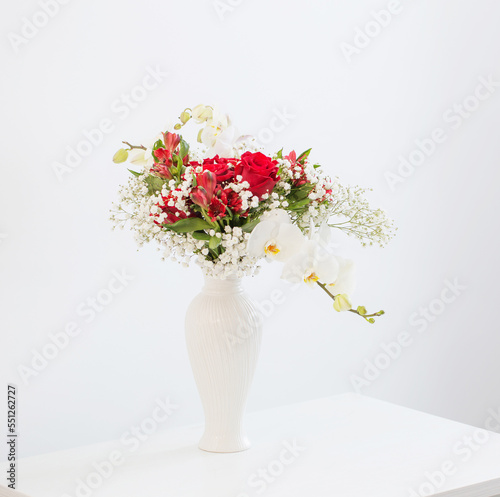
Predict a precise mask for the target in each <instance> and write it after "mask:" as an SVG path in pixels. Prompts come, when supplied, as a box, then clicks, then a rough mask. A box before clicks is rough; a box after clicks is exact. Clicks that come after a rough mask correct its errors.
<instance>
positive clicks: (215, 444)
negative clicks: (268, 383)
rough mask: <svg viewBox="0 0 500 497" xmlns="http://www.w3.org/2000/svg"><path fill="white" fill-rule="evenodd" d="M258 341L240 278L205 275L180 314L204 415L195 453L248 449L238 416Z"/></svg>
mask: <svg viewBox="0 0 500 497" xmlns="http://www.w3.org/2000/svg"><path fill="white" fill-rule="evenodd" d="M261 339H262V318H261V315H260V314H259V312H258V311H257V308H256V306H255V305H254V304H253V302H252V301H251V300H250V299H249V298H248V296H247V295H246V294H245V293H244V291H243V288H242V284H241V278H236V277H230V278H227V279H225V280H220V279H216V278H211V277H208V276H206V277H205V285H204V287H203V289H202V291H201V293H200V294H198V295H197V296H196V297H195V298H194V299H193V301H192V302H191V304H190V306H189V308H188V310H187V314H186V342H187V348H188V353H189V359H190V362H191V367H192V369H193V374H194V378H195V381H196V385H197V387H198V392H199V394H200V397H201V402H202V404H203V410H204V412H205V432H204V434H203V437H202V438H201V440H200V443H199V447H200V449H203V450H206V451H209V452H239V451H242V450H245V449H248V448H249V447H250V442H249V440H248V439H247V437H246V436H245V433H244V431H243V415H244V412H245V405H246V400H247V396H248V392H249V389H250V385H251V383H252V379H253V375H254V372H255V367H256V364H257V358H258V354H259V349H260V342H261Z"/></svg>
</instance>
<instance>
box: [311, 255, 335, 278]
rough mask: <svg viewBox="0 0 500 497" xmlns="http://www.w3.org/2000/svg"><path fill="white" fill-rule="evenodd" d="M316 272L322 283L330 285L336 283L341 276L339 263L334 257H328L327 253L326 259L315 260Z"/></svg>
mask: <svg viewBox="0 0 500 497" xmlns="http://www.w3.org/2000/svg"><path fill="white" fill-rule="evenodd" d="M313 267H314V270H315V273H316V275H317V276H318V278H319V280H320V281H321V282H322V283H326V284H329V283H331V282H332V281H335V280H336V279H337V277H338V274H339V263H338V261H337V258H336V257H335V256H334V255H331V254H330V255H327V254H326V253H325V255H324V257H321V258H320V259H319V260H318V259H316V260H315V264H314V266H313Z"/></svg>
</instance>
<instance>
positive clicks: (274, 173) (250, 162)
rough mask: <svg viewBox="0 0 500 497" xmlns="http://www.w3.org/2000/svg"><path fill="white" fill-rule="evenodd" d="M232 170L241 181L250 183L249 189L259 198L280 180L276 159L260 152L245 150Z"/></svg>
mask: <svg viewBox="0 0 500 497" xmlns="http://www.w3.org/2000/svg"><path fill="white" fill-rule="evenodd" d="M234 172H235V175H236V176H238V175H241V176H242V178H243V179H242V181H248V183H250V188H249V190H250V191H251V192H252V193H253V194H254V195H257V196H258V197H259V198H262V195H264V194H265V193H270V192H271V190H272V189H273V188H274V185H275V184H276V183H277V182H278V181H279V180H280V178H279V176H278V161H275V160H272V159H270V158H269V157H266V156H265V155H264V154H262V153H260V152H256V153H252V152H245V153H244V154H243V155H242V156H241V161H240V162H239V163H238V164H236V166H235V168H234Z"/></svg>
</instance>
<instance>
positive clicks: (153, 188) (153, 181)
mask: <svg viewBox="0 0 500 497" xmlns="http://www.w3.org/2000/svg"><path fill="white" fill-rule="evenodd" d="M145 181H146V184H147V185H148V190H149V193H150V195H153V194H154V193H156V192H161V189H162V187H163V185H164V183H165V181H164V180H162V179H161V178H158V176H151V175H150V176H148V177H147V178H146V179H145Z"/></svg>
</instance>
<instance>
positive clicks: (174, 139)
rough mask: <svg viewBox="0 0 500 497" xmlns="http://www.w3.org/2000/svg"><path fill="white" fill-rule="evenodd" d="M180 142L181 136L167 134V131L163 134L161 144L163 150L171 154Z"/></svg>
mask: <svg viewBox="0 0 500 497" xmlns="http://www.w3.org/2000/svg"><path fill="white" fill-rule="evenodd" d="M180 142H181V136H180V135H177V134H175V133H169V132H168V131H167V132H166V133H163V143H165V148H166V149H167V150H168V151H170V152H173V151H174V150H175V149H176V148H177V146H178V145H179V143H180Z"/></svg>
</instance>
